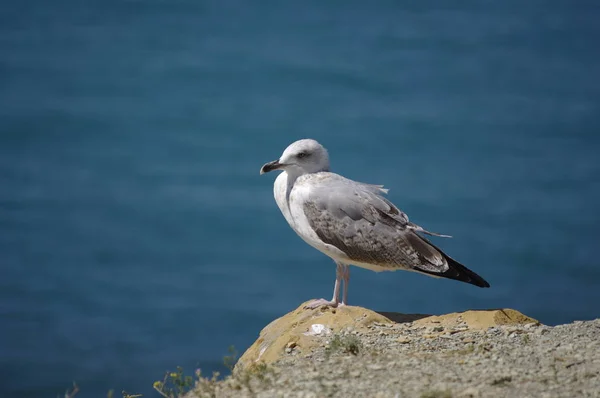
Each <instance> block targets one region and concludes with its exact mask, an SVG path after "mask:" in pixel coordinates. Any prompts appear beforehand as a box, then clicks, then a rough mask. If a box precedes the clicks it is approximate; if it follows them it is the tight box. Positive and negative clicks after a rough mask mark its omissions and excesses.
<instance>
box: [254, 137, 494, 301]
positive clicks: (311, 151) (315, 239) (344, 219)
mask: <svg viewBox="0 0 600 398" xmlns="http://www.w3.org/2000/svg"><path fill="white" fill-rule="evenodd" d="M274 170H281V171H282V173H280V174H279V176H277V178H276V179H275V184H274V186H273V192H274V196H275V201H276V202H277V206H279V209H280V210H281V212H282V213H283V216H284V217H285V219H286V220H287V222H288V223H289V224H290V227H292V229H293V230H294V231H295V232H296V233H297V234H298V235H299V236H300V237H301V238H302V239H303V240H304V241H305V242H306V243H308V244H309V245H311V246H312V247H314V248H315V249H317V250H319V251H321V252H322V253H324V254H325V255H327V256H329V257H331V258H332V259H333V261H334V262H335V264H336V276H335V284H334V288H333V298H332V299H331V300H326V299H317V300H313V301H311V302H309V303H308V304H307V305H306V308H311V309H314V308H318V307H320V306H323V305H326V306H330V307H337V306H342V305H347V303H348V283H349V280H350V265H355V266H358V267H362V268H366V269H369V270H372V271H376V272H381V271H397V270H405V271H414V272H419V273H421V274H425V275H429V276H433V277H438V278H448V279H454V280H458V281H461V282H466V283H470V284H472V285H475V286H479V287H490V285H489V283H488V282H486V281H485V280H484V279H483V278H482V277H480V276H479V275H477V274H476V273H475V272H473V271H471V270H469V269H468V268H467V267H465V266H464V265H462V264H460V263H459V262H457V261H456V260H454V259H452V258H450V257H449V256H448V255H447V254H445V253H444V252H443V251H442V250H440V249H439V248H438V247H436V246H435V245H433V243H431V242H430V241H429V240H428V239H426V238H425V237H423V235H430V236H438V237H446V238H449V237H450V236H448V235H442V234H438V233H435V232H430V231H427V230H425V229H423V228H422V227H420V226H418V225H416V224H414V223H412V222H410V221H409V219H408V216H407V215H406V214H405V213H404V212H402V211H401V210H400V209H398V208H397V207H396V206H395V205H394V204H393V203H392V202H390V201H389V200H388V199H386V198H385V197H384V195H385V194H387V192H388V190H387V189H384V188H383V185H371V184H364V183H360V182H357V181H353V180H350V179H348V178H345V177H342V176H341V175H339V174H335V173H332V172H330V171H329V154H328V153H327V150H326V149H325V148H324V147H323V146H322V145H321V144H319V143H318V142H317V141H315V140H312V139H302V140H299V141H296V142H294V143H292V144H290V145H289V146H288V147H287V148H286V149H285V150H284V151H283V154H282V155H281V157H280V158H279V159H277V160H274V161H272V162H269V163H266V164H265V165H263V166H262V167H261V169H260V174H264V173H268V172H270V171H274ZM342 281H343V287H342V290H343V293H342V301H341V302H340V301H339V296H340V286H341V285H342Z"/></svg>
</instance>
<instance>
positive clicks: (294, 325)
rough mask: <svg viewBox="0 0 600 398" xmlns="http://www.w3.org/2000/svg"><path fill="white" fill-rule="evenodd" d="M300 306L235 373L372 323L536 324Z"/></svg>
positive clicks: (517, 316)
mask: <svg viewBox="0 0 600 398" xmlns="http://www.w3.org/2000/svg"><path fill="white" fill-rule="evenodd" d="M305 304H306V303H303V304H302V305H300V307H298V308H297V309H296V310H294V311H292V312H290V313H288V314H286V315H284V316H282V317H281V318H278V319H276V320H274V321H273V322H271V323H270V324H268V325H267V326H266V327H265V328H264V329H263V330H262V331H261V332H260V335H259V338H258V340H256V341H255V342H254V344H252V345H251V346H250V348H248V349H247V350H246V352H245V353H244V354H243V355H242V356H241V358H240V360H239V361H238V363H237V364H236V370H239V369H243V368H246V367H248V366H251V365H252V364H256V363H258V362H264V363H266V364H271V363H273V362H275V361H276V360H278V359H279V358H281V357H282V356H283V355H285V349H286V348H291V347H299V348H300V349H301V350H302V351H303V352H306V353H308V352H310V351H311V349H312V348H314V347H316V346H319V345H322V344H323V340H322V339H320V338H318V337H315V335H316V334H318V335H320V336H323V335H327V334H332V333H338V332H340V331H342V330H344V329H347V328H352V330H356V331H358V332H360V333H363V334H366V333H369V332H371V330H370V329H369V326H370V325H372V324H373V323H378V324H387V325H392V324H394V323H406V322H414V325H415V326H440V325H441V326H451V325H459V324H462V325H467V326H468V327H469V329H475V330H477V329H487V328H488V327H490V326H499V325H510V324H527V323H536V324H538V323H539V322H538V321H536V320H535V319H533V318H530V317H528V316H526V315H523V314H522V313H520V312H518V311H516V310H512V309H500V310H473V311H465V312H460V313H451V314H446V315H439V316H436V315H421V314H400V313H395V312H381V313H378V312H375V311H372V310H368V309H366V308H362V307H354V306H343V307H340V308H330V307H321V308H317V309H314V310H309V309H304V306H305Z"/></svg>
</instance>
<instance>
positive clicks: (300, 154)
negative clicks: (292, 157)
mask: <svg viewBox="0 0 600 398" xmlns="http://www.w3.org/2000/svg"><path fill="white" fill-rule="evenodd" d="M307 156H308V153H307V152H300V153H299V154H298V158H299V159H302V158H305V157H307Z"/></svg>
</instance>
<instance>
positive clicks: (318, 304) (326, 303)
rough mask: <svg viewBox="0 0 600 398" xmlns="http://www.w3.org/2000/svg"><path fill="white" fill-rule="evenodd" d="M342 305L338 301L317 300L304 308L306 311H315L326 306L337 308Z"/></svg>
mask: <svg viewBox="0 0 600 398" xmlns="http://www.w3.org/2000/svg"><path fill="white" fill-rule="evenodd" d="M341 305H343V304H341V303H339V302H338V301H337V300H325V299H316V300H313V301H311V302H309V303H307V304H306V305H305V306H304V309H307V310H314V309H316V308H319V307H324V306H327V307H331V308H336V307H338V306H341Z"/></svg>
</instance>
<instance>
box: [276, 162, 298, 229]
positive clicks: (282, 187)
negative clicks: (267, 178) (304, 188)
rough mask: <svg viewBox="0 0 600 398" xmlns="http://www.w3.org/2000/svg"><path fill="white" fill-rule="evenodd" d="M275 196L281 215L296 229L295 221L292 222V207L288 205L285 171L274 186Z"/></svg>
mask: <svg viewBox="0 0 600 398" xmlns="http://www.w3.org/2000/svg"><path fill="white" fill-rule="evenodd" d="M273 195H274V196H275V202H276V203H277V206H278V207H279V210H281V213H282V214H283V216H284V217H285V220H286V221H287V222H288V224H290V226H291V227H292V228H294V221H293V220H292V215H291V213H290V206H289V203H288V199H287V196H288V176H287V173H286V172H285V171H284V172H282V173H280V174H279V175H278V176H277V178H276V179H275V183H274V184H273Z"/></svg>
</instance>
